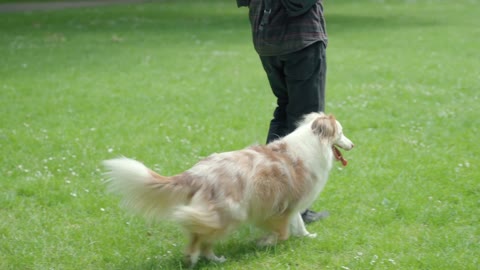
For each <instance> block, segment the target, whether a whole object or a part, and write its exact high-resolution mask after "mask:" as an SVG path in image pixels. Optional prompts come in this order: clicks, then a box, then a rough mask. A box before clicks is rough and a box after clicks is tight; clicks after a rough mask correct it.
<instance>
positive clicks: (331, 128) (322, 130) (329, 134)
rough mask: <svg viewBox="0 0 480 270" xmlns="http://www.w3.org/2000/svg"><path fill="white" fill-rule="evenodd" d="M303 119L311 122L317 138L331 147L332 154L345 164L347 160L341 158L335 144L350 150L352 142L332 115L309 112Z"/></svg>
mask: <svg viewBox="0 0 480 270" xmlns="http://www.w3.org/2000/svg"><path fill="white" fill-rule="evenodd" d="M305 121H308V122H311V129H312V131H313V134H315V135H317V136H318V137H319V139H320V140H321V141H322V142H323V143H325V144H328V145H329V146H331V147H332V150H333V153H334V156H335V158H336V159H337V160H339V161H341V162H342V163H343V165H344V166H345V165H347V161H346V160H345V159H344V158H343V156H342V153H341V152H340V151H339V150H338V149H337V148H336V146H338V147H340V148H342V149H345V150H350V149H352V148H353V146H354V144H353V143H352V141H351V140H350V139H349V138H347V137H346V136H345V134H343V128H342V125H341V124H340V122H338V121H337V120H336V119H335V117H334V116H333V115H326V114H324V113H311V114H309V115H307V116H306V117H305Z"/></svg>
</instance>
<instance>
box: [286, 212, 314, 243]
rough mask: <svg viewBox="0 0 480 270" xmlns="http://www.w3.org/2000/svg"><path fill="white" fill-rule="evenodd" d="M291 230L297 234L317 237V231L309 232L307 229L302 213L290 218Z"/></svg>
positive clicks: (293, 233)
mask: <svg viewBox="0 0 480 270" xmlns="http://www.w3.org/2000/svg"><path fill="white" fill-rule="evenodd" d="M290 232H291V233H292V235H295V236H307V237H310V238H315V237H317V234H316V233H309V232H308V231H307V228H305V223H304V222H303V219H302V215H301V214H300V213H297V214H295V215H293V217H292V218H291V219H290Z"/></svg>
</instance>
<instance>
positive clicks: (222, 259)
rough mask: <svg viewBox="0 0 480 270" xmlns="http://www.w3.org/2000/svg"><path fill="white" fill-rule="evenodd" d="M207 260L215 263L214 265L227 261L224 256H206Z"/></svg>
mask: <svg viewBox="0 0 480 270" xmlns="http://www.w3.org/2000/svg"><path fill="white" fill-rule="evenodd" d="M207 259H208V260H210V261H212V262H216V263H224V262H226V261H227V259H226V258H225V257H224V256H220V257H217V256H215V255H213V256H208V257H207Z"/></svg>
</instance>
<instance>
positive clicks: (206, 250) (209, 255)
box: [202, 242, 227, 263]
mask: <svg viewBox="0 0 480 270" xmlns="http://www.w3.org/2000/svg"><path fill="white" fill-rule="evenodd" d="M202 256H204V257H205V258H206V259H207V260H210V261H214V262H218V263H223V262H225V261H226V260H227V259H225V257H223V256H221V257H217V255H215V253H214V252H213V243H212V242H204V243H203V244H202Z"/></svg>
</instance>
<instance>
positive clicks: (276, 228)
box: [257, 214, 290, 246]
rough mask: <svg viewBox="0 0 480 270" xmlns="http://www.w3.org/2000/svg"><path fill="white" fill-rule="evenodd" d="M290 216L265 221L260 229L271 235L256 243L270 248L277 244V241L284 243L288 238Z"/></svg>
mask: <svg viewBox="0 0 480 270" xmlns="http://www.w3.org/2000/svg"><path fill="white" fill-rule="evenodd" d="M289 220H290V215H287V214H285V215H282V216H280V217H275V218H271V219H269V220H267V221H265V222H264V223H263V224H262V225H261V227H262V228H264V229H266V230H268V231H270V232H271V234H269V235H267V236H266V237H264V238H262V239H260V240H259V241H258V242H257V245H259V246H272V245H275V244H277V242H278V240H281V241H284V240H287V239H288V237H289V236H290V232H289V230H288V225H289Z"/></svg>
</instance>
